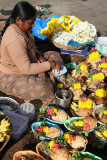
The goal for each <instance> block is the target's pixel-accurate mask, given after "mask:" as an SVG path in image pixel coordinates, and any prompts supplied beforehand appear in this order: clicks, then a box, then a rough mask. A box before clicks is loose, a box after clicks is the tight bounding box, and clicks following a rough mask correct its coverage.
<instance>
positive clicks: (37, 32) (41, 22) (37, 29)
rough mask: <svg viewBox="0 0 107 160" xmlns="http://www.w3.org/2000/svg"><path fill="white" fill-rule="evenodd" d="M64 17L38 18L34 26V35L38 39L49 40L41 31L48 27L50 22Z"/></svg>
mask: <svg viewBox="0 0 107 160" xmlns="http://www.w3.org/2000/svg"><path fill="white" fill-rule="evenodd" d="M61 16H62V15H55V16H52V17H49V18H46V19H41V18H38V17H37V18H36V20H35V22H34V24H35V26H34V27H33V28H32V34H33V36H35V37H36V38H39V39H41V40H45V39H47V36H46V35H42V34H41V29H44V28H45V27H46V26H47V22H48V21H50V20H51V19H52V18H60V17H61Z"/></svg>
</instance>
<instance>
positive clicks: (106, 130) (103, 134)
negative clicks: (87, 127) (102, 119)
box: [94, 124, 107, 145]
mask: <svg viewBox="0 0 107 160" xmlns="http://www.w3.org/2000/svg"><path fill="white" fill-rule="evenodd" d="M94 134H95V136H96V137H97V139H98V141H100V142H101V143H102V144H104V145H106V144H107V124H106V125H101V124H100V125H99V126H98V127H97V128H95V130H94Z"/></svg>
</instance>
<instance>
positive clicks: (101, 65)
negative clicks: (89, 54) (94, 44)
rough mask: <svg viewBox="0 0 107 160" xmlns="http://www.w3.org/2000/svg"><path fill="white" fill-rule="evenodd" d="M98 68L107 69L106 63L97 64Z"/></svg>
mask: <svg viewBox="0 0 107 160" xmlns="http://www.w3.org/2000/svg"><path fill="white" fill-rule="evenodd" d="M98 67H101V68H107V63H102V64H99V66H98Z"/></svg>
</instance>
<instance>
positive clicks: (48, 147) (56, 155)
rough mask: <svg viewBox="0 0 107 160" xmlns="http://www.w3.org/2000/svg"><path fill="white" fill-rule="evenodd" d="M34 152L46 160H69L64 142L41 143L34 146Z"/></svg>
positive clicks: (69, 155)
mask: <svg viewBox="0 0 107 160" xmlns="http://www.w3.org/2000/svg"><path fill="white" fill-rule="evenodd" d="M36 152H37V153H38V154H39V155H42V156H44V157H45V158H46V160H60V159H61V160H70V159H71V154H70V152H69V151H68V150H67V148H65V143H64V141H63V140H62V141H48V142H46V141H42V142H41V143H38V144H37V145H36Z"/></svg>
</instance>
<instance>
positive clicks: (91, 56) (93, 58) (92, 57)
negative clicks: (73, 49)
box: [87, 49, 101, 68]
mask: <svg viewBox="0 0 107 160" xmlns="http://www.w3.org/2000/svg"><path fill="white" fill-rule="evenodd" d="M99 61H101V54H100V53H99V52H98V50H95V49H92V50H91V51H90V52H89V53H88V57H87V62H88V63H91V65H92V67H93V68H96V64H97V62H99Z"/></svg>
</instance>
